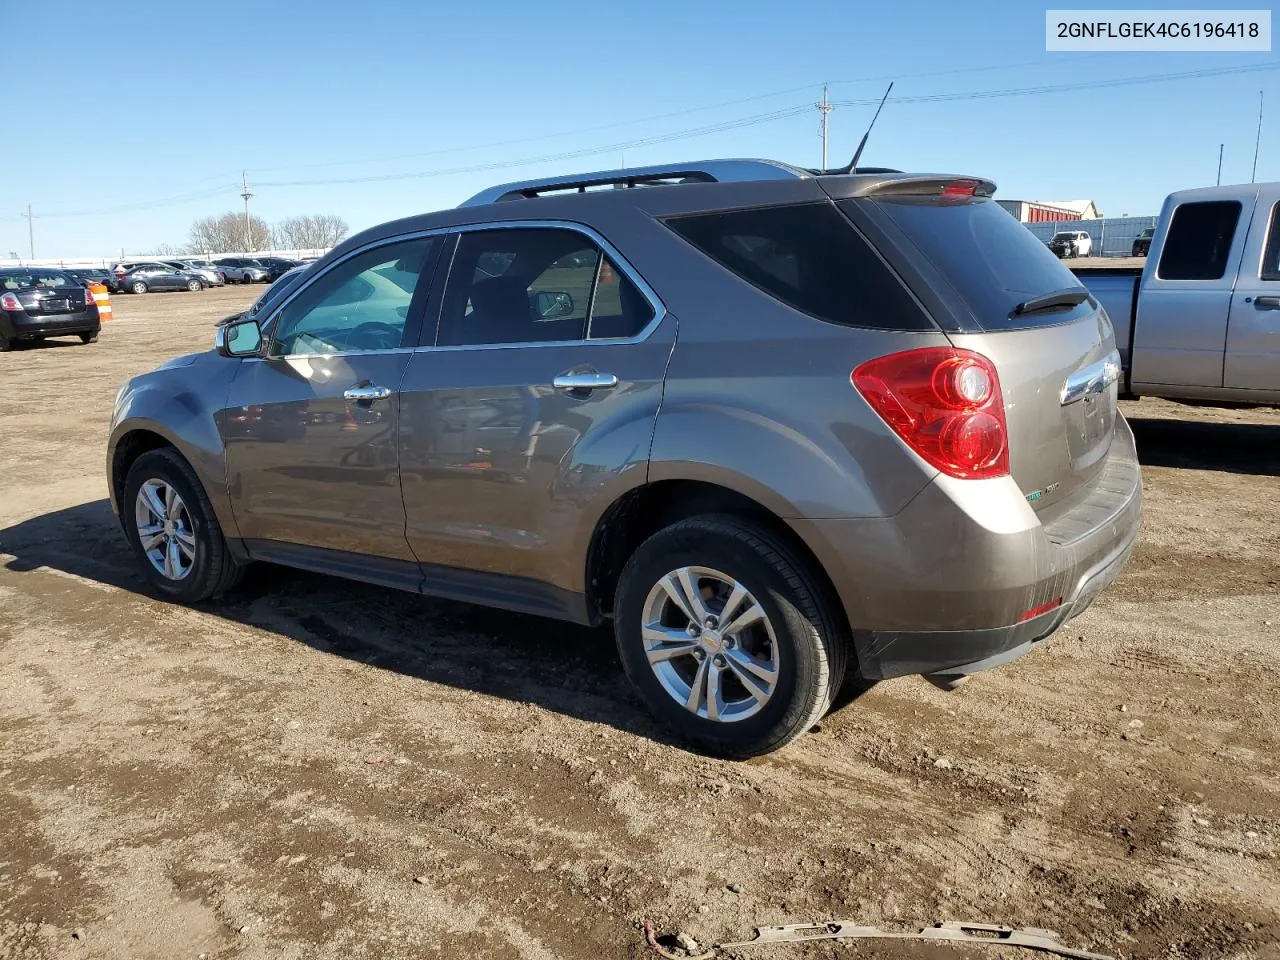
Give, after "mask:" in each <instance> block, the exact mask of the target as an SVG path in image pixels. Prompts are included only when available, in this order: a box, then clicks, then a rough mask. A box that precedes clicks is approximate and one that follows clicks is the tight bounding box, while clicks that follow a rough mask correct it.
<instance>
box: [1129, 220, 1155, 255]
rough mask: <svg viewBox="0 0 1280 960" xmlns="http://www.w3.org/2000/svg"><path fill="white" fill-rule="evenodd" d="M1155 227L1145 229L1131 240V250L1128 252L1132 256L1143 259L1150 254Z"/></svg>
mask: <svg viewBox="0 0 1280 960" xmlns="http://www.w3.org/2000/svg"><path fill="white" fill-rule="evenodd" d="M1155 232H1156V231H1155V227H1147V229H1145V230H1143V231H1142V232H1141V233H1140V234H1138V235H1137V236H1136V237H1134V238H1133V249H1132V250H1131V251H1130V253H1131V255H1132V256H1135V257H1145V256H1146V255H1147V254H1148V253H1150V252H1151V238H1152V236H1154V235H1155Z"/></svg>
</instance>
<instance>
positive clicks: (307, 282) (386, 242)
mask: <svg viewBox="0 0 1280 960" xmlns="http://www.w3.org/2000/svg"><path fill="white" fill-rule="evenodd" d="M453 232H454V228H453V227H435V228H433V229H430V230H415V231H413V232H412V233H399V234H396V235H395V236H394V237H385V238H383V239H381V240H373V241H371V242H369V243H366V244H365V245H364V246H362V247H356V248H355V249H354V250H351V251H349V252H347V253H345V254H343V255H342V256H341V257H339V258H338V259H336V260H334V261H333V262H332V263H330V264H328V265H327V266H326V267H325V268H324V269H323V270H320V271H318V272H317V273H316V274H315V275H314V276H311V277H307V278H305V279H304V280H303V281H302V282H301V283H299V284H298V286H297V287H296V288H295V289H294V290H293V291H292V292H291V293H287V294H285V298H284V299H283V300H281V301H280V302H279V303H278V304H276V305H275V307H274V308H273V309H272V311H271V314H270V315H269V316H267V317H266V318H264V319H259V320H258V326H259V327H260V328H261V329H262V331H263V334H264V336H265V339H264V341H263V342H264V344H265V347H266V348H269V347H270V345H271V344H272V343H273V342H274V341H275V335H274V332H273V331H272V330H271V329H270V328H271V327H273V326H274V325H275V322H276V320H278V319H279V317H280V314H281V313H282V312H283V311H284V310H285V308H286V307H288V306H289V304H290V303H292V302H293V301H294V299H295V298H296V297H298V296H300V295H301V294H302V292H303V291H305V290H308V289H310V288H311V286H312V285H313V284H315V283H316V282H318V281H319V280H320V278H321V277H323V276H325V275H327V274H328V273H329V272H330V271H331V270H333V269H334V268H335V267H338V266H340V265H341V264H344V263H346V262H347V261H348V260H350V259H351V258H352V257H357V256H359V255H361V254H363V253H368V252H369V251H370V250H376V249H378V247H386V246H390V245H391V244H393V243H405V242H407V241H409V240H421V239H422V238H424V237H435V236H443V235H447V234H450V233H453ZM414 293H417V287H415V288H414ZM412 299H413V298H412V296H410V302H412ZM407 322H408V320H407V318H406V324H407ZM400 350H403V351H406V352H408V351H411V350H413V348H412V347H393V348H391V350H344V351H340V352H337V353H290V354H281V355H280V356H278V357H269V356H264V357H260V358H259V359H262V360H286V359H289V358H296V357H347V356H355V355H358V354H369V353H389V352H392V351H400ZM249 359H253V358H249Z"/></svg>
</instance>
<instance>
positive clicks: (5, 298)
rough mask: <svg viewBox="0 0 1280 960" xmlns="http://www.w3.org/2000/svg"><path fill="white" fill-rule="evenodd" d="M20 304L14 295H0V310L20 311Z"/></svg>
mask: <svg viewBox="0 0 1280 960" xmlns="http://www.w3.org/2000/svg"><path fill="white" fill-rule="evenodd" d="M21 309H22V304H21V303H19V302H18V298H17V296H16V295H15V294H12V293H4V294H0V310H21Z"/></svg>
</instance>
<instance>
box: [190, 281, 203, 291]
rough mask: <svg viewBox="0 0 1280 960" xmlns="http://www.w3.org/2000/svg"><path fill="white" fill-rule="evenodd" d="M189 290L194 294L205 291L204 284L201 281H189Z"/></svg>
mask: <svg viewBox="0 0 1280 960" xmlns="http://www.w3.org/2000/svg"><path fill="white" fill-rule="evenodd" d="M187 289H188V290H190V291H191V292H192V293H199V292H200V291H201V290H203V289H204V284H203V283H201V282H200V281H199V280H188V281H187Z"/></svg>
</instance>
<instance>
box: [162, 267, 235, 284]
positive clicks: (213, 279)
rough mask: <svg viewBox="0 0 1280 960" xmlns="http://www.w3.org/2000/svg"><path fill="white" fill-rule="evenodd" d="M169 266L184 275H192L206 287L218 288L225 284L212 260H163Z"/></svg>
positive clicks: (224, 276) (222, 274) (224, 278)
mask: <svg viewBox="0 0 1280 960" xmlns="http://www.w3.org/2000/svg"><path fill="white" fill-rule="evenodd" d="M163 262H164V263H167V264H168V265H169V266H171V267H173V268H174V269H175V270H180V271H182V272H184V273H194V274H195V275H196V276H197V277H199V278H200V279H201V280H203V281H204V285H205V286H206V287H220V286H222V285H223V284H224V283H226V282H227V277H226V274H224V273H223V272H222V271H221V270H220V269H218V267H217V266H216V265H215V264H214V262H213V261H212V260H165V261H163Z"/></svg>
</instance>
